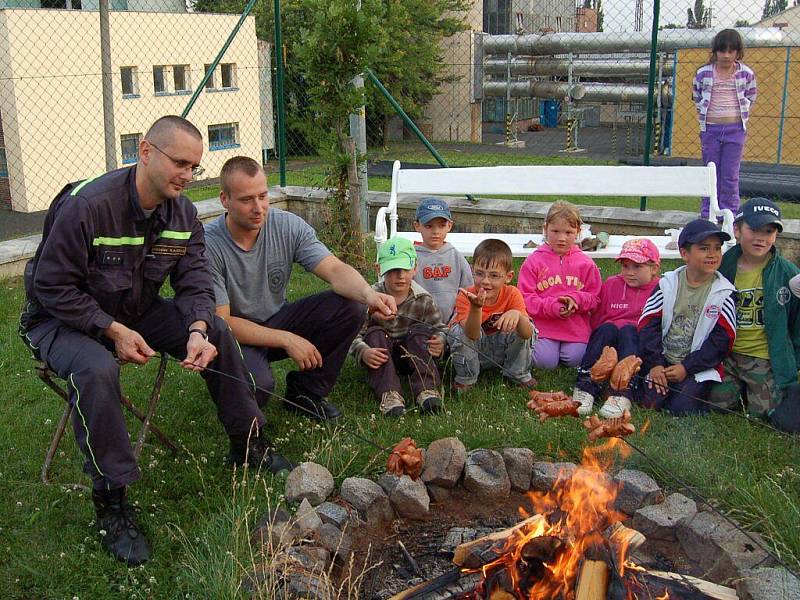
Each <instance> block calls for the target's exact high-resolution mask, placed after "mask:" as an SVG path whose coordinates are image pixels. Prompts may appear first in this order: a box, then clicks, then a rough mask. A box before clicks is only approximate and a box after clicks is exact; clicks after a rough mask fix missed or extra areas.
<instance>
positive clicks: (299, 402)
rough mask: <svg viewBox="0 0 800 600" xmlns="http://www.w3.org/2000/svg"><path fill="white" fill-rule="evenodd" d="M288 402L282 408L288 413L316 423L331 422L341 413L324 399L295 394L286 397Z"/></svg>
mask: <svg viewBox="0 0 800 600" xmlns="http://www.w3.org/2000/svg"><path fill="white" fill-rule="evenodd" d="M286 399H287V400H288V401H289V402H284V403H283V406H284V408H285V409H286V410H288V411H290V412H295V413H297V414H299V415H303V416H304V417H308V418H309V419H315V420H317V421H332V420H334V419H338V418H339V417H341V416H342V411H341V410H339V407H337V406H336V405H335V404H333V403H332V402H328V400H327V399H326V398H315V397H313V396H311V395H308V394H297V395H294V396H287V398H286Z"/></svg>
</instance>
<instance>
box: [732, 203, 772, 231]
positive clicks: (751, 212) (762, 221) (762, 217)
mask: <svg viewBox="0 0 800 600" xmlns="http://www.w3.org/2000/svg"><path fill="white" fill-rule="evenodd" d="M740 221H744V222H745V223H747V224H748V225H750V227H752V228H753V229H758V228H759V227H763V226H764V225H775V226H776V227H777V228H778V231H783V221H781V209H780V208H778V205H777V204H775V203H774V202H772V201H771V200H767V199H766V198H751V199H750V200H748V201H747V202H745V203H744V204H743V205H742V206H741V208H739V210H738V211H737V213H736V216H735V217H734V218H733V222H734V223H738V222H740Z"/></svg>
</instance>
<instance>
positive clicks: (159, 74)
mask: <svg viewBox="0 0 800 600" xmlns="http://www.w3.org/2000/svg"><path fill="white" fill-rule="evenodd" d="M166 71H167V68H166V67H165V66H164V65H155V66H153V92H154V93H156V94H165V93H167V91H168V90H167V78H166Z"/></svg>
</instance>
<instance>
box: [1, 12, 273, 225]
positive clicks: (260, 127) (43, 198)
mask: <svg viewBox="0 0 800 600" xmlns="http://www.w3.org/2000/svg"><path fill="white" fill-rule="evenodd" d="M238 18H239V16H238V15H218V14H213V15H212V14H189V13H179V12H174V13H161V12H158V13H157V12H111V14H110V39H111V44H110V46H111V48H110V50H111V64H112V69H111V71H112V72H111V74H110V76H109V77H110V79H111V82H112V86H111V87H112V99H111V102H110V105H109V106H107V107H106V108H107V110H108V111H109V116H110V117H111V118H110V119H109V122H111V123H113V136H112V135H109V138H108V139H109V141H110V140H111V139H113V140H114V152H113V155H114V164H113V165H111V166H113V167H114V168H117V167H122V166H125V165H126V164H132V163H134V162H136V159H137V155H138V150H137V148H138V140H140V139H141V136H142V135H143V134H144V133H145V132H146V130H147V128H148V127H149V125H150V124H151V123H152V122H153V121H154V120H155V119H157V118H158V117H160V116H163V115H166V114H181V112H182V111H183V110H184V108H185V107H186V105H187V103H188V101H189V99H190V98H191V94H192V92H193V91H194V89H195V88H196V87H197V85H198V84H199V83H200V82H201V80H202V78H203V75H204V74H205V71H206V68H207V66H208V65H210V64H211V63H212V62H213V60H214V57H215V56H216V54H217V53H218V52H219V50H220V48H221V47H222V46H223V44H224V42H225V40H226V38H227V36H228V34H229V33H230V32H231V30H232V29H233V28H234V26H235V24H236V22H237V20H238ZM99 38H100V36H99V18H98V13H97V12H91V11H86V10H80V11H78V10H43V9H5V10H0V122H1V123H2V137H0V139H1V140H2V144H4V147H3V150H4V154H5V163H6V169H5V173H6V177H5V178H4V177H3V174H4V171H3V170H2V165H0V204H2V201H3V200H4V198H3V197H2V194H3V190H4V181H3V180H4V179H6V180H7V183H6V185H7V189H8V192H7V194H8V195H9V196H10V206H11V208H12V209H13V210H16V211H22V212H33V211H38V210H44V209H46V208H47V207H48V206H49V204H50V202H51V200H52V199H53V197H54V196H55V194H56V193H57V192H58V190H60V189H61V188H62V187H63V186H64V185H65V184H66V183H68V182H72V181H79V180H81V179H85V178H87V177H91V176H93V175H96V174H98V173H102V172H104V171H105V170H106V167H107V165H106V153H105V139H106V132H105V129H104V125H103V124H104V113H103V92H102V77H101V67H100V41H99ZM269 69H270V65H269V52H266V51H264V50H263V49H262V51H261V52H259V48H258V46H257V42H256V35H255V20H254V18H253V17H248V18H247V19H246V20H245V22H244V24H243V25H242V28H241V30H240V31H239V33H238V35H237V36H236V38H235V39H234V41H233V43H232V44H231V46H230V47H229V48H228V50H227V52H226V54H225V56H224V57H223V58H222V60H221V63H220V65H218V66H217V68H216V69H215V71H214V73H213V76H212V78H211V80H210V81H209V82H208V83H207V84H206V86H205V89H204V90H203V91H202V92H201V94H200V95H199V97H198V99H197V102H196V103H195V105H194V107H193V109H192V111H191V112H190V113H189V119H190V120H191V121H192V122H193V123H194V124H195V125H196V126H197V127H198V129H199V130H200V131H201V133H202V134H203V140H204V155H203V163H202V164H203V166H204V167H205V169H206V172H205V176H206V177H214V176H216V175H217V174H218V173H219V170H220V168H221V166H222V164H223V163H224V162H225V160H227V159H228V158H230V157H232V156H235V155H237V154H245V155H248V156H252V157H254V158H256V159H259V158H261V157H262V152H263V151H264V150H265V148H271V147H273V146H274V143H273V140H274V137H273V133H272V125H271V123H272V122H271V119H268V120H266V119H263V118H262V105H263V104H265V103H266V104H271V96H272V94H271V88H270V87H269V80H270V73H269ZM267 99H269V100H268V101H267ZM269 110H270V115H271V107H270V109H269ZM265 129H267V130H266V131H264V130H265ZM0 158H2V156H0ZM8 202H9V201H8V200H6V203H7V204H8Z"/></svg>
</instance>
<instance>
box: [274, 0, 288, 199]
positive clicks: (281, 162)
mask: <svg viewBox="0 0 800 600" xmlns="http://www.w3.org/2000/svg"><path fill="white" fill-rule="evenodd" d="M283 58H284V56H283V38H282V37H281V0H275V68H276V69H277V71H276V72H275V87H276V88H277V89H276V90H275V92H276V93H277V95H278V98H277V109H278V114H277V115H276V116H277V121H278V139H277V144H275V146H276V147H277V149H278V170H279V171H280V184H281V187H286V105H285V103H284V101H285V98H284V96H283V93H284V92H283Z"/></svg>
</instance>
